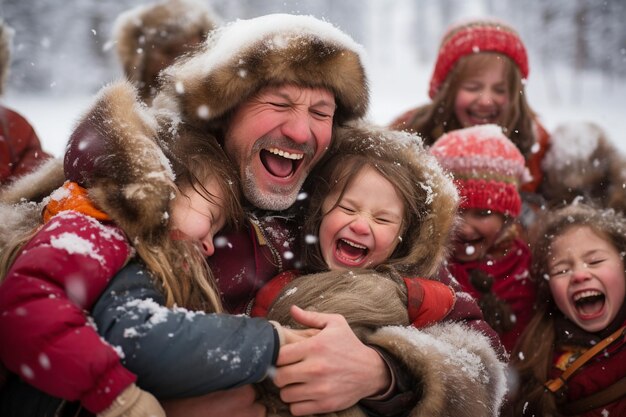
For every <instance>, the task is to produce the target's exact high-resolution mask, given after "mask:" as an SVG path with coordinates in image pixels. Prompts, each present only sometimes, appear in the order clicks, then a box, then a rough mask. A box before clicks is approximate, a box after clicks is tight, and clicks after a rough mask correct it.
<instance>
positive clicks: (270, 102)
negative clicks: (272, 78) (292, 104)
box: [267, 101, 289, 109]
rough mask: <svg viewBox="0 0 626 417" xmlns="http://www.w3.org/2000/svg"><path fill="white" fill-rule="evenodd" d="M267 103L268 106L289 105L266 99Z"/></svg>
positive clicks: (283, 106)
mask: <svg viewBox="0 0 626 417" xmlns="http://www.w3.org/2000/svg"><path fill="white" fill-rule="evenodd" d="M267 104H269V105H270V106H274V107H280V108H283V109H285V108H287V107H289V104H287V103H278V102H273V101H268V102H267Z"/></svg>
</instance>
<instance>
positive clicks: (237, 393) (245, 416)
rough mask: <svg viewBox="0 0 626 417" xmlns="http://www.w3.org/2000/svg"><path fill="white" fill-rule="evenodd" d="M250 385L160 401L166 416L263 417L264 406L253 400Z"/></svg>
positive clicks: (264, 412)
mask: <svg viewBox="0 0 626 417" xmlns="http://www.w3.org/2000/svg"><path fill="white" fill-rule="evenodd" d="M255 399H256V392H255V391H254V388H252V385H244V386H243V387H239V388H233V389H230V390H227V391H216V392H212V393H210V394H206V395H203V396H201V397H193V398H182V399H179V400H167V401H164V402H162V404H161V405H163V408H164V409H165V414H167V417H223V416H237V417H265V415H266V410H265V406H264V405H262V404H260V403H258V402H255Z"/></svg>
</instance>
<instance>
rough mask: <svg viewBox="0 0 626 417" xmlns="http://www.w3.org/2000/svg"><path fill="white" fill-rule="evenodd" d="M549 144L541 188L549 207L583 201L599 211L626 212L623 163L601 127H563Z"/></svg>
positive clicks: (625, 165) (625, 167)
mask: <svg viewBox="0 0 626 417" xmlns="http://www.w3.org/2000/svg"><path fill="white" fill-rule="evenodd" d="M550 142H551V146H550V149H549V150H548V152H547V153H546V155H545V157H544V159H543V162H542V168H543V172H544V178H543V183H542V185H541V194H542V195H543V197H544V198H545V199H546V200H547V201H548V204H549V205H552V206H554V205H562V204H564V203H570V202H572V201H573V200H574V199H576V198H581V197H582V198H584V199H585V200H587V201H589V202H592V203H594V204H597V205H599V206H600V207H604V208H614V209H616V210H618V211H622V212H626V189H624V184H626V159H625V158H624V156H623V155H622V154H621V153H620V151H619V150H618V149H617V148H616V147H615V145H614V144H613V143H611V141H610V140H609V139H608V137H607V135H606V133H605V132H604V130H602V128H600V126H598V125H596V124H594V123H589V122H576V123H569V124H562V125H560V126H558V127H557V128H556V129H555V130H554V133H553V134H552V137H551V138H550ZM572 150H575V151H574V152H573V151H572Z"/></svg>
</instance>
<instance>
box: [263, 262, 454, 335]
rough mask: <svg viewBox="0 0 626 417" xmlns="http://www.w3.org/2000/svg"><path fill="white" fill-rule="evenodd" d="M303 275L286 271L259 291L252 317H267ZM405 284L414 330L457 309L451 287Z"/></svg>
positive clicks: (422, 282) (415, 281)
mask: <svg viewBox="0 0 626 417" xmlns="http://www.w3.org/2000/svg"><path fill="white" fill-rule="evenodd" d="M300 275H301V274H300V273H299V272H298V271H286V272H283V273H282V274H279V275H277V276H276V277H274V278H273V279H272V280H271V281H269V282H268V283H267V284H266V285H265V286H264V287H263V288H261V289H260V290H259V292H257V295H256V298H255V300H254V303H253V305H252V308H251V310H250V315H251V316H252V317H266V316H267V313H268V312H269V310H270V308H271V306H272V304H273V303H274V301H275V300H276V299H277V298H278V297H279V296H280V295H281V294H282V293H283V289H284V288H285V286H287V284H289V283H290V282H292V281H293V280H294V279H297V278H298V276H300ZM404 282H405V285H406V287H407V299H408V300H407V304H408V305H407V309H408V313H409V321H410V322H411V324H412V325H413V326H414V327H416V328H422V327H425V326H428V325H431V324H434V323H437V322H439V321H441V320H443V319H444V318H445V317H446V316H447V315H448V314H449V313H450V311H451V310H452V309H453V307H454V301H455V292H454V290H453V289H452V288H450V287H449V286H447V285H444V284H442V283H440V282H438V281H434V280H428V279H425V278H404Z"/></svg>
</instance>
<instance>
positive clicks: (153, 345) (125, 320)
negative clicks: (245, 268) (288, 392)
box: [93, 262, 276, 399]
mask: <svg viewBox="0 0 626 417" xmlns="http://www.w3.org/2000/svg"><path fill="white" fill-rule="evenodd" d="M164 302H165V301H164V298H163V296H162V294H161V293H160V292H159V291H158V290H157V288H156V286H155V284H154V283H153V281H152V278H151V276H150V274H149V273H148V272H147V271H146V270H145V269H144V267H143V265H142V264H140V263H138V262H133V263H130V264H129V265H128V266H127V267H125V268H124V269H123V270H122V271H121V272H120V273H119V274H118V275H117V276H116V277H115V278H114V279H113V280H112V282H111V284H110V285H109V288H107V290H106V291H105V293H104V294H103V296H102V297H101V298H100V300H98V302H97V304H96V306H95V308H94V310H93V316H94V320H95V322H96V325H97V327H98V330H99V332H100V334H101V335H102V336H103V337H104V338H105V339H106V340H107V341H108V342H109V343H111V344H112V345H114V346H117V347H118V350H119V351H120V352H121V354H122V355H123V363H124V365H125V366H126V367H127V368H128V369H129V370H131V371H132V372H134V373H135V374H136V375H137V377H138V380H137V383H138V385H139V386H140V387H141V388H143V389H146V390H148V391H150V392H152V393H153V394H154V395H156V396H157V397H159V398H162V399H165V398H177V397H188V396H196V395H202V394H206V393H209V392H212V391H216V390H223V389H228V388H232V387H236V386H239V385H244V384H250V383H254V382H258V381H261V380H262V379H263V378H264V377H265V375H266V374H267V371H268V368H269V367H270V366H271V365H273V361H274V360H275V359H274V357H275V349H276V347H275V337H274V330H273V326H272V325H271V324H270V323H269V322H268V321H266V320H263V319H253V318H249V317H246V316H233V315H226V314H205V313H203V312H192V311H188V310H185V309H182V308H173V309H168V308H166V307H165V306H164Z"/></svg>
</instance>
